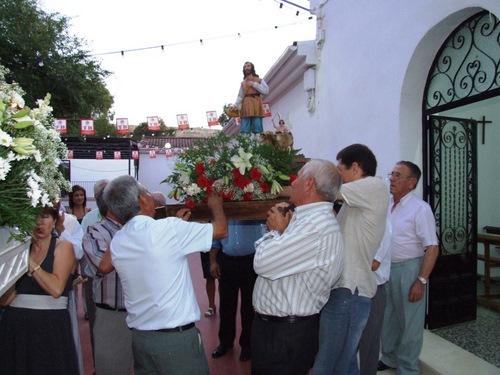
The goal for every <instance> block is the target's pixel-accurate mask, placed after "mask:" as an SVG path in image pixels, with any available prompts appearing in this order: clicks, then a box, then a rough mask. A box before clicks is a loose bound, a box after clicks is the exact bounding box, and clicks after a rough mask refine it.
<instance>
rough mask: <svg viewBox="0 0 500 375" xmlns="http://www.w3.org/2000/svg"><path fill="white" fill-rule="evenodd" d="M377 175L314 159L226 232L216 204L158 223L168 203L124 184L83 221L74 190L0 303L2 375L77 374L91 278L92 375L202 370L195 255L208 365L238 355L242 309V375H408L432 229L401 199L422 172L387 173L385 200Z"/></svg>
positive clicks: (111, 185) (421, 205) (36, 236)
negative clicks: (200, 269)
mask: <svg viewBox="0 0 500 375" xmlns="http://www.w3.org/2000/svg"><path fill="white" fill-rule="evenodd" d="M376 170H377V160H376V157H375V155H374V154H373V152H372V151H371V150H370V149H369V148H368V147H366V146H365V145H361V144H353V145H350V146H348V147H345V148H344V149H342V150H341V151H340V152H339V153H338V154H337V163H336V165H335V164H334V163H332V162H330V161H326V160H320V159H313V160H310V161H309V162H307V163H306V164H305V165H304V166H303V167H302V168H301V170H300V171H299V172H298V177H297V179H296V180H295V181H294V182H293V183H292V184H291V186H289V187H286V188H285V189H284V190H283V192H282V195H283V196H287V197H288V201H287V202H281V203H278V204H277V205H276V206H275V207H273V208H271V209H270V210H269V212H268V213H267V220H266V221H253V220H229V221H228V220H227V219H226V216H225V213H224V204H223V201H222V199H221V198H220V197H218V196H215V195H211V196H210V197H209V198H208V201H207V205H208V208H209V210H210V212H211V216H212V217H211V220H210V222H208V223H197V222H191V221H190V220H189V219H190V215H191V212H190V210H189V209H181V210H180V211H179V212H178V213H177V215H176V216H175V217H167V218H163V219H156V220H155V219H154V217H155V210H156V208H157V207H159V206H160V207H161V206H164V205H165V201H164V198H165V197H164V195H163V196H162V194H158V192H155V193H154V194H151V193H150V192H149V191H148V190H147V189H146V188H145V187H144V186H142V185H141V184H140V183H139V182H138V181H136V180H135V179H134V178H133V177H131V176H122V177H118V178H115V179H113V180H112V181H108V180H101V181H98V182H97V183H96V184H95V188H94V197H95V201H96V204H97V208H96V209H94V210H89V209H88V208H87V207H86V193H85V189H83V188H82V187H80V186H75V187H73V190H72V192H71V193H70V197H69V202H70V203H69V205H70V210H68V211H67V212H64V211H65V210H64V209H63V208H61V207H60V205H59V204H55V205H54V207H51V208H49V207H46V208H44V209H43V210H42V212H41V214H40V215H39V216H38V225H37V226H36V228H34V230H33V239H32V243H31V248H30V256H29V271H28V272H27V273H26V275H24V276H23V277H21V278H20V279H19V280H18V282H17V283H16V285H14V286H12V287H11V288H10V289H9V290H8V291H7V292H6V293H5V294H4V295H3V296H1V298H0V304H1V306H5V310H4V312H3V314H2V316H1V319H0V346H1V347H2V351H1V352H0V373H2V374H49V373H50V374H65V375H71V374H78V375H84V374H83V363H82V356H81V348H80V338H79V334H78V325H77V322H76V304H77V303H78V302H77V298H76V293H75V290H76V285H78V283H79V282H81V281H85V280H87V281H86V282H84V283H83V285H84V288H83V289H84V290H85V295H84V298H83V299H82V300H83V301H82V302H83V304H84V306H85V311H86V315H87V318H88V321H89V328H90V332H91V345H92V353H93V360H94V368H95V371H96V374H97V375H101V374H124V375H125V374H127V375H128V374H131V373H132V371H133V372H134V373H135V374H136V375H141V374H182V375H186V374H196V375H197V374H208V373H209V366H208V361H207V358H206V356H205V349H204V346H203V340H202V337H201V334H200V331H199V329H198V328H197V327H196V322H197V321H199V319H200V307H199V305H198V302H197V299H196V296H195V292H194V286H193V282H192V279H191V276H190V271H189V264H188V256H189V255H190V254H192V253H197V252H200V253H202V254H203V253H204V254H206V255H205V259H204V268H205V269H204V277H205V278H206V279H207V293H208V294H207V296H208V298H209V309H208V310H207V311H206V312H205V317H207V318H211V317H213V316H215V315H216V314H217V306H216V298H215V294H216V293H215V290H216V287H215V281H216V280H218V285H219V288H218V289H219V296H220V301H219V309H218V313H219V329H218V338H219V345H218V346H217V347H216V348H215V349H214V350H213V352H212V357H213V358H215V359H217V358H220V357H222V356H224V355H226V354H227V352H228V351H229V350H230V349H231V348H233V347H234V344H235V343H234V341H235V339H236V334H237V329H236V326H237V324H236V320H237V315H238V314H237V313H238V311H237V309H238V305H239V306H240V314H239V315H240V320H241V333H240V335H239V346H240V347H241V350H240V351H239V352H240V355H239V359H240V360H241V361H248V360H251V369H252V370H251V371H252V374H253V375H260V374H262V375H267V374H269V375H271V374H272V375H275V374H282V375H287V374H304V375H305V374H313V375H320V374H339V375H346V374H362V375H373V374H376V373H377V371H383V370H385V369H388V368H396V369H397V371H398V374H418V373H419V365H418V357H419V355H420V351H421V348H422V339H423V329H424V317H425V293H426V284H427V282H428V279H429V275H430V274H431V272H432V269H433V267H434V264H435V262H436V259H437V256H438V241H437V236H436V226H435V219H434V216H433V213H432V210H431V208H430V206H429V205H428V204H427V203H425V202H424V201H423V200H422V199H420V198H418V197H417V196H416V195H415V194H413V191H414V190H415V188H416V186H417V184H418V181H419V179H420V176H421V172H420V169H419V168H418V166H416V165H415V164H413V163H411V162H408V161H400V162H397V163H396V165H395V166H394V168H393V170H392V172H391V173H389V175H388V181H389V185H390V186H389V189H388V188H387V184H386V183H385V182H384V181H383V180H382V179H380V178H377V177H375V176H376ZM339 202H340V203H341V204H340V205H339V204H338V203H339ZM78 266H79V267H78ZM78 269H79V270H80V273H81V276H80V277H78ZM209 282H210V286H209ZM214 334H215V333H214Z"/></svg>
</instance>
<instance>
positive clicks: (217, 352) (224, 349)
mask: <svg viewBox="0 0 500 375" xmlns="http://www.w3.org/2000/svg"><path fill="white" fill-rule="evenodd" d="M228 349H231V348H230V347H228V346H226V345H224V344H220V345H219V346H218V347H217V348H215V350H214V351H213V353H212V358H219V357H222V356H223V355H224V354H226V353H227V350H228Z"/></svg>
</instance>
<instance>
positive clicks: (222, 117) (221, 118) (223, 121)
mask: <svg viewBox="0 0 500 375" xmlns="http://www.w3.org/2000/svg"><path fill="white" fill-rule="evenodd" d="M227 107H228V105H227V104H224V107H222V114H221V115H220V116H219V124H220V125H222V126H225V125H226V124H227V123H228V122H229V120H230V118H229V116H228V115H226V109H227Z"/></svg>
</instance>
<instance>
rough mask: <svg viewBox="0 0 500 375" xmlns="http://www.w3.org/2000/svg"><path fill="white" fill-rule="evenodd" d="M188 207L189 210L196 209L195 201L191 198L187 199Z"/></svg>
mask: <svg viewBox="0 0 500 375" xmlns="http://www.w3.org/2000/svg"><path fill="white" fill-rule="evenodd" d="M186 207H187V208H194V200H193V199H192V198H190V197H187V198H186Z"/></svg>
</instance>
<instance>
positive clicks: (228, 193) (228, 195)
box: [221, 188, 234, 201]
mask: <svg viewBox="0 0 500 375" xmlns="http://www.w3.org/2000/svg"><path fill="white" fill-rule="evenodd" d="M221 197H222V199H225V200H228V201H230V200H232V199H233V197H234V192H233V191H232V190H231V189H229V188H224V189H223V190H222V191H221Z"/></svg>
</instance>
